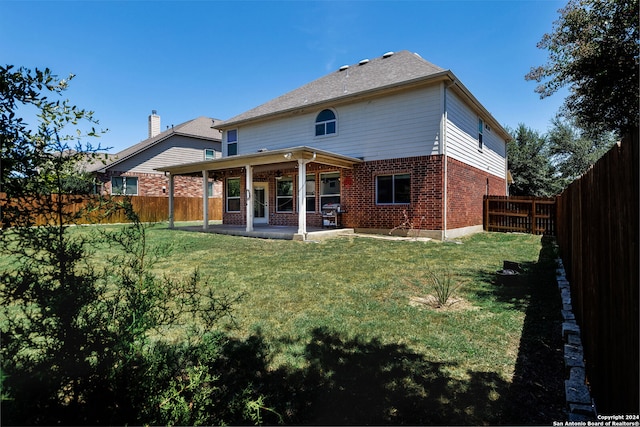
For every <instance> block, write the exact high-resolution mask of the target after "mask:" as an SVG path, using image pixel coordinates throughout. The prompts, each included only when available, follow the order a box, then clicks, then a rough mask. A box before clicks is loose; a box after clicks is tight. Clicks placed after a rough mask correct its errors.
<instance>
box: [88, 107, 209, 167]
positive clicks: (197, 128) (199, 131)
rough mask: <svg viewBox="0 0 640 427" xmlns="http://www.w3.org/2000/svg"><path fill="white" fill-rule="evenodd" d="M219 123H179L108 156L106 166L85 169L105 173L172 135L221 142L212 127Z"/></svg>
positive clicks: (199, 118) (100, 163)
mask: <svg viewBox="0 0 640 427" xmlns="http://www.w3.org/2000/svg"><path fill="white" fill-rule="evenodd" d="M218 122H220V120H219V119H213V118H211V117H204V116H203V117H198V118H197V119H193V120H189V121H187V122H184V123H181V124H179V125H177V126H172V127H171V128H169V129H167V130H165V131H164V132H160V133H159V134H158V135H156V136H154V137H152V138H148V139H145V140H144V141H141V142H139V143H137V144H135V145H132V146H131V147H129V148H125V149H124V150H122V151H120V152H119V153H117V154H114V155H110V156H111V159H110V160H111V161H108V162H107V163H106V164H104V163H102V162H98V163H94V164H92V165H89V166H88V167H87V171H88V172H105V171H106V170H107V169H109V168H111V167H112V166H115V165H117V164H118V163H121V162H123V161H125V160H127V159H130V158H131V157H133V156H135V155H136V154H139V153H141V152H142V151H144V150H146V149H148V148H151V147H153V146H154V145H156V144H158V143H160V142H162V141H164V140H166V139H167V138H169V137H171V136H174V135H181V136H188V137H192V138H198V139H204V140H208V141H221V133H220V131H219V130H218V129H216V128H214V127H213V126H214V125H215V124H217V123H218Z"/></svg>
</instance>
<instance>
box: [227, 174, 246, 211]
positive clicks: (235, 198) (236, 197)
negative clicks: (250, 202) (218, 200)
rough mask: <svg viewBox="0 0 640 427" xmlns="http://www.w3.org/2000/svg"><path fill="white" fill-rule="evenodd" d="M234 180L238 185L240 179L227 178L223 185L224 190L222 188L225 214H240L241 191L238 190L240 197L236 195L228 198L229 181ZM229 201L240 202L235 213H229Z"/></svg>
mask: <svg viewBox="0 0 640 427" xmlns="http://www.w3.org/2000/svg"><path fill="white" fill-rule="evenodd" d="M234 179H237V180H238V183H240V182H241V180H240V177H229V178H227V179H226V180H225V182H224V185H225V188H224V197H225V200H224V209H225V212H228V213H238V212H242V200H241V195H242V189H240V195H238V196H229V181H230V180H234ZM229 199H231V200H238V201H239V202H240V203H238V206H239V209H238V210H237V211H230V210H229Z"/></svg>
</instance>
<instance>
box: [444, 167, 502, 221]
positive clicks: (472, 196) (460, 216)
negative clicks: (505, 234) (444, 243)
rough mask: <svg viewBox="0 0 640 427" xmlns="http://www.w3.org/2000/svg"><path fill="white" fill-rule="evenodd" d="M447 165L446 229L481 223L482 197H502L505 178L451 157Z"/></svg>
mask: <svg viewBox="0 0 640 427" xmlns="http://www.w3.org/2000/svg"><path fill="white" fill-rule="evenodd" d="M447 165H448V166H447V177H448V178H447V229H455V228H462V227H470V226H474V225H482V210H483V205H482V198H483V196H484V195H485V194H488V195H496V196H506V180H505V179H503V178H499V177H497V176H495V175H492V174H490V173H487V172H484V171H481V170H479V169H476V168H474V167H472V166H469V165H467V164H465V163H462V162H460V161H458V160H455V159H451V158H449V159H448V162H447Z"/></svg>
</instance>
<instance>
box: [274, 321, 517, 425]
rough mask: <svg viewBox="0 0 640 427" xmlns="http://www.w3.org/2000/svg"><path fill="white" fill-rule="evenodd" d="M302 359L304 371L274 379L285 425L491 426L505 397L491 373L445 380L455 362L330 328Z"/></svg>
mask: <svg viewBox="0 0 640 427" xmlns="http://www.w3.org/2000/svg"><path fill="white" fill-rule="evenodd" d="M305 358H306V360H307V362H308V367H306V368H305V369H299V370H293V371H291V370H288V369H286V368H281V369H279V370H277V371H276V372H273V373H272V374H271V380H272V381H273V382H272V385H273V386H274V388H273V389H272V390H271V391H272V392H275V395H272V396H273V397H275V396H276V395H277V396H278V397H277V398H276V400H278V401H279V402H278V403H279V405H284V407H286V408H287V415H288V416H287V419H286V421H287V422H288V423H293V424H306V425H364V424H367V425H390V424H413V425H453V424H455V425H460V424H467V425H469V424H471V425H482V424H496V423H499V421H500V419H501V414H502V412H503V411H502V397H503V396H504V394H505V393H506V392H507V391H508V384H507V383H506V382H505V381H504V380H503V379H501V378H500V376H499V375H497V374H495V373H492V372H467V375H466V377H465V378H463V379H460V378H454V377H452V376H451V375H450V374H449V370H450V368H453V367H455V364H454V363H448V362H434V361H430V360H427V359H426V358H425V357H424V356H423V355H421V354H418V353H415V352H414V351H412V350H411V349H409V348H408V347H406V346H404V345H399V344H392V345H389V344H382V343H380V342H379V341H378V340H377V339H372V340H369V341H365V340H362V339H359V338H351V339H345V338H343V337H341V336H340V334H338V333H336V332H333V331H330V330H327V329H315V330H313V332H312V337H311V339H310V341H309V342H308V344H307V345H306V348H305ZM282 387H284V388H285V389H283V388H282ZM283 397H285V399H286V401H283V400H282V398H283Z"/></svg>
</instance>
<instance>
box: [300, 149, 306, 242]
mask: <svg viewBox="0 0 640 427" xmlns="http://www.w3.org/2000/svg"><path fill="white" fill-rule="evenodd" d="M298 234H300V235H302V236H303V239H306V234H307V162H306V161H305V160H302V159H300V160H298Z"/></svg>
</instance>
